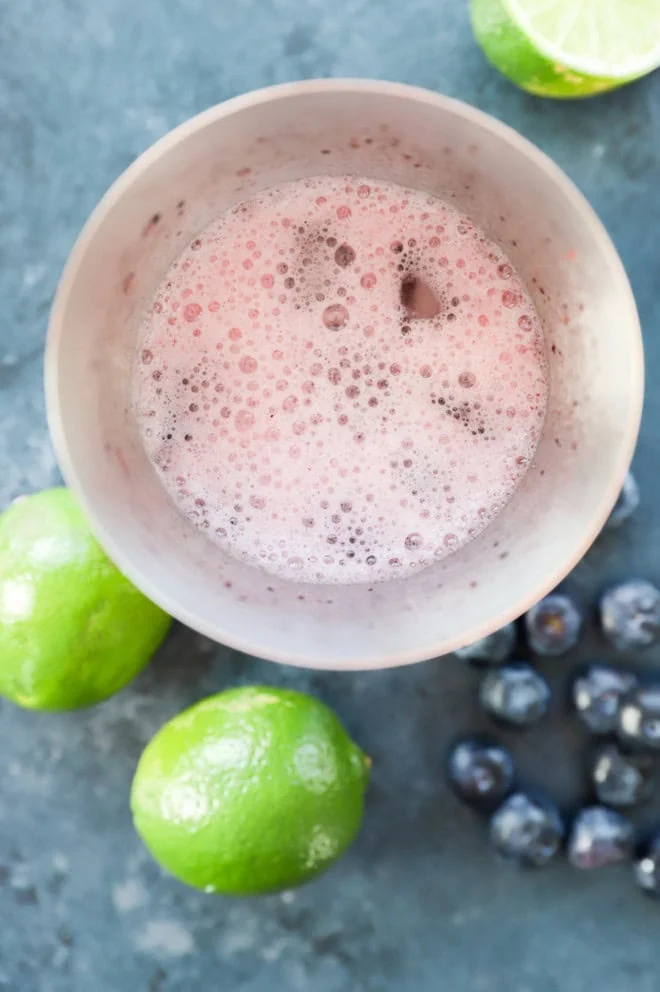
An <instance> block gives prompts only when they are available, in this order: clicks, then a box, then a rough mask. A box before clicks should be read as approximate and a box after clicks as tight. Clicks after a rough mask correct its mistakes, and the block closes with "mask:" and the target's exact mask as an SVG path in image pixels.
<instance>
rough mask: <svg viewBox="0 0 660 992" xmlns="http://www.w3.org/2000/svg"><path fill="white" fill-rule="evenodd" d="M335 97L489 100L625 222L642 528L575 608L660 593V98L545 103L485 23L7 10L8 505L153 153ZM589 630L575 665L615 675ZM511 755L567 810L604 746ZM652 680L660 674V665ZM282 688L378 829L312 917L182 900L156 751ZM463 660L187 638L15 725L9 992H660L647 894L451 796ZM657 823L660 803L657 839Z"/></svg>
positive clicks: (2, 372) (2, 777)
mask: <svg viewBox="0 0 660 992" xmlns="http://www.w3.org/2000/svg"><path fill="white" fill-rule="evenodd" d="M314 75H368V76H380V77H389V78H392V79H398V80H404V81H408V82H412V83H417V84H420V85H423V86H428V87H431V88H434V89H438V90H441V91H443V92H445V93H448V94H451V95H453V96H457V97H461V98H463V99H465V100H468V101H470V102H472V103H474V104H476V105H477V106H479V107H481V108H483V109H484V110H487V111H490V112H491V113H493V114H495V115H496V116H497V117H500V118H502V119H503V120H505V121H507V122H508V123H510V124H512V125H513V126H514V127H517V128H518V129H519V130H520V131H522V132H523V133H524V134H525V135H527V136H528V137H529V138H531V139H532V140H533V141H536V142H537V143H538V144H539V145H540V146H541V147H542V148H544V149H545V150H546V151H547V152H548V153H549V154H550V155H551V156H553V157H554V158H555V159H556V160H557V161H558V162H559V163H560V164H561V165H562V166H563V167H564V168H565V169H566V170H567V171H568V173H569V174H570V175H571V176H572V177H573V178H574V179H575V180H576V182H577V183H578V184H579V185H580V186H581V188H582V189H583V190H584V191H585V193H586V194H587V195H588V196H589V197H590V199H591V200H592V202H593V203H594V205H595V206H596V208H597V209H598V210H599V211H600V213H601V214H602V216H603V218H604V220H605V222H606V224H607V226H608V227H609V229H610V231H611V232H612V235H613V237H614V239H615V241H616V243H617V246H618V248H619V249H620V251H621V254H622V256H623V259H624V261H625V263H626V265H627V267H628V270H629V272H630V276H631V279H632V283H633V286H634V289H635V292H636V294H637V299H638V302H639V307H640V311H641V315H642V320H643V323H644V330H645V337H646V345H647V354H648V372H649V389H648V396H647V405H646V412H645V419H644V427H643V432H642V437H641V441H640V445H639V451H638V455H637V458H636V463H635V465H636V470H637V473H638V477H639V480H640V484H641V488H642V493H643V498H644V503H643V507H642V509H641V511H640V513H639V515H638V517H637V518H636V520H635V521H634V522H632V523H631V524H630V526H628V527H627V528H626V529H625V531H624V532H623V533H621V534H619V535H618V536H607V537H604V538H601V539H600V541H599V542H598V544H597V546H596V547H595V548H594V549H593V550H592V552H590V554H589V556H588V558H587V559H586V561H585V562H584V563H583V564H582V565H581V566H580V567H579V568H578V570H577V572H576V573H575V575H574V577H573V579H572V584H573V586H574V588H575V589H576V590H577V591H578V593H579V594H580V595H581V596H582V597H583V599H584V601H585V602H589V601H590V599H592V598H593V595H594V594H595V592H596V591H597V590H598V589H599V588H600V587H601V586H602V585H603V584H604V583H605V582H606V581H608V580H610V579H612V578H614V577H618V576H622V575H626V574H629V573H639V574H642V575H645V576H648V577H649V578H651V579H654V580H655V581H660V550H659V549H660V507H658V506H657V505H656V504H657V502H658V499H657V493H658V483H659V482H660V461H659V457H658V451H659V446H658V441H659V438H658V432H659V431H660V391H659V390H658V388H657V386H658V381H659V378H660V339H659V335H658V332H659V327H660V303H659V302H658V300H659V298H660V294H658V290H657V285H658V281H659V278H660V252H659V249H658V235H657V232H658V230H660V194H659V191H660V158H659V156H660V151H659V149H660V141H659V129H660V76H656V77H654V78H650V79H647V80H645V81H643V82H641V83H638V84H636V85H634V86H631V87H629V88H627V89H625V90H623V91H621V92H619V93H615V94H612V95H609V96H606V97H603V98H599V99H597V100H594V101H592V102H587V103H581V104H575V105H559V104H553V103H547V102H542V101H539V100H536V99H534V98H531V97H528V96H526V95H524V94H522V93H520V92H518V91H517V90H516V89H515V88H513V87H512V86H510V85H509V84H508V83H507V82H506V81H505V80H503V79H500V78H498V76H497V75H496V74H495V73H494V72H493V71H491V69H490V68H488V66H487V65H486V64H485V63H484V62H483V60H482V58H481V55H480V53H479V52H478V50H477V49H476V47H475V46H474V44H473V42H472V38H471V33H470V28H469V24H468V17H467V10H466V4H465V3H464V2H463V0H435V2H430V0H408V2H407V3H405V4H403V3H401V2H397V0H379V2H378V3H375V2H374V0H371V2H367V0H343V2H342V0H307V2H306V3H305V4H301V3H297V2H294V0H240V2H238V0H237V2H235V3H230V2H229V0H95V2H94V3H90V2H89V0H50V2H49V3H46V2H44V0H20V2H19V0H13V2H12V0H0V300H1V301H2V320H1V322H0V505H5V504H6V503H8V502H9V500H10V499H12V498H13V497H14V496H16V495H18V494H19V493H22V492H24V491H27V490H34V489H37V488H40V487H43V486H47V485H49V484H51V483H53V482H54V481H56V479H57V478H58V476H57V469H56V465H55V461H54V458H53V454H52V451H51V449H50V446H49V443H48V439H47V433H46V426H45V418H44V408H43V399H42V389H41V374H42V358H41V354H42V346H43V340H44V333H45V329H46V320H47V313H48V307H49V304H50V300H51V297H52V294H53V290H54V288H55V285H56V281H57V278H58V274H59V272H60V270H61V267H62V265H63V263H64V260H65V258H66V255H67V253H68V251H69V249H70V247H71V245H72V243H73V240H74V238H75V236H76V234H77V232H78V230H79V228H80V226H81V224H82V223H83V221H84V219H85V217H86V216H87V214H88V212H89V210H90V209H91V208H92V206H93V205H94V203H95V202H96V200H97V199H98V197H99V196H100V195H101V193H103V191H104V190H105V189H106V187H107V186H108V185H109V184H110V182H111V181H112V180H113V179H114V178H115V177H116V176H117V175H118V173H119V172H120V171H121V170H122V169H123V168H124V167H125V166H126V165H128V163H129V162H130V161H131V160H132V159H133V158H134V157H135V156H136V155H137V154H138V153H139V152H141V151H142V150H143V149H144V148H145V147H147V145H149V144H150V143H151V142H152V141H153V140H154V139H155V138H157V137H159V136H160V135H161V134H163V133H164V132H165V131H166V130H168V129H169V128H170V127H172V126H173V125H175V124H177V123H178V122H180V121H181V120H183V119H184V118H186V117H188V116H189V115H191V114H193V113H195V112H197V111H198V110H201V109H203V108H204V107H206V106H208V105H210V104H213V103H215V102H217V101H219V100H222V99H224V98H225V97H229V96H232V95H234V94H236V93H238V92H240V91H244V90H248V89H251V88H253V87H256V86H262V85H264V84H267V83H274V82H278V81H282V80H290V79H295V78H301V77H306V76H314ZM602 650H603V645H602V644H601V643H600V641H599V640H598V637H597V635H596V634H595V633H593V632H592V633H591V634H590V635H589V636H588V637H587V638H586V639H585V642H584V643H583V645H582V646H581V648H580V651H579V653H578V656H579V657H586V656H587V655H590V654H593V653H595V652H601V651H602ZM573 660H574V659H569V660H568V661H565V660H561V661H555V662H552V663H550V664H546V665H544V666H543V668H544V670H546V671H547V672H549V673H550V674H551V677H552V680H553V684H554V685H555V687H556V689H557V692H556V694H555V704H554V707H555V708H554V712H553V715H552V716H551V718H550V719H549V720H548V721H547V723H546V724H544V725H543V727H542V728H539V730H537V731H534V732H532V733H530V734H528V735H522V736H519V737H515V738H511V740H512V742H513V745H514V747H515V751H516V754H517V756H518V759H519V763H520V766H521V769H522V773H523V776H524V777H525V778H526V779H528V780H530V781H534V782H539V783H542V784H543V785H545V786H546V787H547V788H548V789H549V791H550V792H551V793H552V794H553V795H554V796H555V797H556V798H557V799H558V800H559V801H561V802H562V804H563V805H564V806H565V807H566V808H570V807H571V806H572V805H573V804H574V803H575V802H576V801H577V800H578V798H579V796H580V793H581V783H582V772H581V760H582V755H583V752H584V746H585V741H584V739H583V738H582V737H581V735H580V734H579V732H578V731H577V730H576V729H575V728H574V727H573V726H572V724H571V722H570V721H569V720H568V719H567V718H566V716H565V714H564V712H563V705H562V693H563V690H564V687H565V683H566V681H567V678H568V674H569V672H570V669H571V666H572V662H573ZM640 662H641V663H642V664H643V665H644V666H648V665H649V664H652V663H653V662H656V663H657V662H660V651H655V652H654V651H652V652H650V654H648V655H646V656H645V657H644V659H640ZM255 680H264V681H267V682H274V683H283V684H287V685H294V686H298V687H300V688H302V689H308V690H311V691H312V692H315V693H318V694H319V695H320V696H321V697H322V698H323V699H325V700H326V701H327V702H328V703H330V704H331V705H332V706H334V707H335V708H336V709H337V711H338V712H339V713H340V715H341V716H342V718H343V719H344V720H345V722H346V724H347V725H348V727H349V728H350V729H351V731H352V732H353V733H354V735H355V736H356V737H357V738H358V740H359V741H360V742H361V744H362V745H363V747H365V748H366V749H367V750H368V751H369V752H370V753H371V754H372V755H373V756H374V770H373V781H372V786H371V790H370V795H369V804H368V812H367V817H366V822H365V826H364V830H363V832H362V834H361V836H360V838H359V840H358V842H357V843H356V845H355V847H354V848H353V849H352V851H351V852H350V853H349V854H348V856H347V857H346V858H345V859H344V860H343V861H342V862H341V863H340V864H339V865H338V866H337V867H336V868H335V869H334V870H333V871H332V872H331V873H330V874H328V875H327V876H326V877H324V878H323V879H321V880H320V881H318V882H316V883H314V884H312V885H310V886H308V887H307V888H305V889H303V890H301V891H298V892H296V893H285V894H284V895H282V896H273V897H269V898H266V899H261V900H250V901H230V900H223V899H217V898H214V897H209V896H203V895H199V894H197V893H195V892H193V891H189V890H187V889H185V888H183V887H182V886H179V885H178V884H177V883H175V882H174V881H172V880H170V879H168V878H167V877H165V876H164V875H163V874H162V873H161V872H160V871H159V869H158V868H157V867H156V866H155V865H154V864H153V863H152V862H151V861H150V860H149V858H148V856H147V855H146V853H145V851H144V850H143V848H142V847H141V845H140V842H139V841H138V839H137V837H136V836H135V835H134V833H133V831H132V828H131V823H130V816H129V811H128V789H129V784H130V780H131V776H132V773H133V769H134V767H135V763H136V760H137V757H138V755H139V753H140V749H141V748H142V746H143V745H144V743H145V742H146V741H147V740H148V738H149V737H150V736H151V735H152V734H153V733H154V731H155V730H156V729H157V728H158V727H159V726H160V725H161V724H162V723H163V722H164V721H165V720H166V719H167V718H168V717H170V716H171V715H172V714H174V713H176V712H177V711H179V710H180V709H182V708H183V707H184V706H186V705H188V704H189V703H192V702H193V701H195V700H197V699H199V698H201V697H202V696H204V695H205V694H208V693H210V692H213V691H216V690H219V689H221V688H223V687H224V686H228V685H232V684H236V683H239V682H252V681H255ZM477 685H478V677H477V676H476V675H474V673H472V672H469V671H466V670H465V669H464V668H462V667H461V666H460V665H459V664H458V662H456V661H455V660H453V659H446V660H444V661H437V662H431V663H428V664H424V665H419V666H415V667H411V668H408V669H405V670H400V671H390V672H383V673H372V674H346V675H343V676H342V675H336V674H329V675H323V674H312V673H306V672H301V671H294V670H290V669H287V668H280V667H276V666H272V665H269V664H267V663H264V662H261V661H258V660H255V659H251V658H246V657H243V656H241V655H238V654H236V653H233V652H231V651H227V650H223V649H221V648H216V647H215V646H213V645H212V644H210V643H209V642H206V641H203V640H202V639H200V638H198V637H197V636H195V635H193V634H191V633H190V632H188V631H185V630H183V629H177V630H176V631H175V633H174V634H173V636H172V637H171V639H170V640H169V642H168V643H167V645H166V646H165V647H164V648H163V650H162V651H161V652H160V655H159V657H158V658H157V659H156V660H155V661H154V663H153V664H152V665H151V667H150V668H149V669H148V670H147V672H146V673H144V674H143V676H142V677H140V678H139V679H138V680H137V682H136V683H135V684H134V685H133V686H132V687H130V688H129V689H128V690H127V691H125V692H124V693H122V694H121V695H120V696H118V697H117V698H115V699H114V700H111V701H110V702H108V703H106V704H105V705H103V706H100V707H98V708H97V709H95V710H93V711H90V712H84V713H78V714H73V715H57V716H55V715H38V714H31V713H26V712H21V711H19V710H18V709H16V708H14V707H12V706H11V705H9V704H8V703H2V705H0V743H1V749H0V990H2V992H6V990H12V992H174V990H176V992H189V990H193V989H195V990H200V992H201V990H203V992H207V990H208V992H279V990H283V992H288V990H291V992H440V990H442V992H584V990H587V989H598V990H599V992H622V990H628V989H630V990H632V989H634V990H635V992H657V989H658V987H659V985H660V978H659V977H658V976H659V974H660V945H659V943H658V939H657V933H658V925H659V919H660V917H659V915H658V914H659V913H660V907H658V906H654V905H653V904H652V903H650V902H647V901H646V900H644V899H643V898H642V897H641V896H640V895H638V893H637V892H636V891H635V889H634V887H633V885H632V882H631V880H630V877H629V873H628V872H627V871H626V870H625V869H621V870H609V871H607V872H603V873H602V874H597V873H594V874H592V875H589V876H587V875H578V874H577V873H575V872H573V871H571V870H569V869H568V868H567V867H566V866H565V865H559V866H556V867H554V868H552V869H550V870H548V871H547V872H545V873H539V874H537V875H527V874H522V875H521V874H517V873H515V872H512V871H511V870H507V869H506V868H503V867H502V866H500V865H498V864H496V863H495V862H494V860H493V858H492V856H491V854H490V852H489V850H488V847H487V844H486V840H485V835H484V828H483V825H482V824H481V823H480V822H479V821H476V820H475V819H473V817H472V816H471V815H470V814H469V813H467V812H466V811H465V810H463V809H462V808H459V807H458V806H457V805H456V803H455V802H454V800H453V799H452V797H451V796H450V795H449V793H448V791H447V788H446V786H445V784H444V780H443V753H444V750H445V747H446V744H447V741H448V740H449V738H450V737H451V736H452V735H453V734H455V733H457V732H460V731H462V730H463V729H467V728H471V727H474V726H481V725H483V719H482V718H481V717H480V716H479V715H478V713H477V710H476V706H475V694H476V690H477ZM654 815H655V818H656V820H657V823H658V825H659V826H660V805H658V806H657V807H656V809H655V813H654V810H653V808H651V809H650V810H649V811H647V813H646V814H645V818H646V820H647V821H648V822H652V821H653V819H654Z"/></svg>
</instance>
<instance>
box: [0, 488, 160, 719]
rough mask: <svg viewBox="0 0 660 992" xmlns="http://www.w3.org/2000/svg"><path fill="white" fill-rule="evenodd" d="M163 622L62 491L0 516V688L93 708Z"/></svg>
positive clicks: (133, 666)
mask: <svg viewBox="0 0 660 992" xmlns="http://www.w3.org/2000/svg"><path fill="white" fill-rule="evenodd" d="M169 625H170V618H169V617H168V616H167V614H165V613H163V611H162V610H161V609H159V607H157V606H154V604H153V603H152V602H151V601H150V600H148V599H147V598H146V597H145V596H143V595H142V593H141V592H138V590H137V589H136V588H135V587H134V586H133V585H131V583H130V582H129V581H128V579H126V578H124V576H123V575H122V574H121V572H119V571H118V570H117V568H115V566H114V565H113V564H112V562H111V561H110V559H109V558H108V557H107V555H106V554H105V552H104V551H103V549H102V548H101V546H100V545H99V543H98V542H97V541H96V539H95V538H94V537H93V536H92V534H91V533H90V530H89V526H88V525H87V522H86V520H85V517H84V516H83V513H82V511H81V510H80V508H79V506H78V504H77V503H76V501H75V499H74V498H73V496H72V495H71V493H70V492H69V490H68V489H62V488H56V489H47V490H45V491H44V492H42V493H37V494H36V495H34V496H25V497H23V498H21V499H19V500H16V502H14V503H13V504H12V505H11V506H10V507H9V509H7V510H5V512H4V513H3V514H1V515H0V695H3V696H6V697H7V698H8V699H11V700H13V702H15V703H18V704H19V706H26V707H28V708H30V709H35V710H68V709H76V708H77V707H80V706H91V705H92V704H93V703H98V702H100V701H101V700H102V699H107V697H108V696H111V695H112V694H113V693H114V692H118V690H119V689H122V688H123V687H124V686H125V685H126V684H127V683H128V682H130V680H131V679H132V678H133V677H134V676H135V675H137V674H138V672H139V671H141V670H142V669H143V668H144V666H145V665H146V663H147V662H148V661H149V658H150V657H151V655H152V654H153V653H154V651H155V650H156V648H157V647H158V645H159V644H160V642H161V641H162V640H163V638H164V637H165V634H166V632H167V629H168V627H169Z"/></svg>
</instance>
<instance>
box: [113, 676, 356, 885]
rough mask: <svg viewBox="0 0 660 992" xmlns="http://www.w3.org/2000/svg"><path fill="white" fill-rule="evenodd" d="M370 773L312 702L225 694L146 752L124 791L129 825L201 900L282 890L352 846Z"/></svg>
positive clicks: (291, 696)
mask: <svg viewBox="0 0 660 992" xmlns="http://www.w3.org/2000/svg"><path fill="white" fill-rule="evenodd" d="M369 765H370V761H369V759H368V758H367V757H366V756H365V755H364V754H363V753H362V751H361V750H360V749H359V748H358V747H357V745H356V744H354V743H353V741H352V740H351V738H350V737H349V736H348V734H347V733H346V731H345V730H344V728H343V726H342V725H341V723H340V722H339V720H338V719H337V717H336V716H335V715H334V713H333V712H332V711H331V710H329V709H328V708H327V706H324V705H323V703H321V702H319V700H318V699H314V698H313V697H311V696H307V695H305V694H303V693H301V692H295V691H293V690H291V689H281V688H274V687H270V686H243V687H240V688H237V689H230V690H228V691H227V692H222V693H220V694H219V695H217V696H211V697H210V698H209V699H205V700H203V701H202V702H201V703H197V705H195V706H193V707H191V709H189V710H186V711H185V712H184V713H181V714H179V716H176V717H174V719H173V720H171V721H170V722H169V723H167V724H166V725H165V726H164V727H163V728H162V729H161V730H160V731H159V732H158V733H157V734H156V736H155V737H154V738H153V740H151V742H150V743H149V744H148V745H147V747H146V749H145V751H144V753H143V754H142V757H141V759H140V762H139V765H138V768H137V771H136V773H135V778H134V780H133V788H132V793H131V808H132V811H133V818H134V822H135V827H136V829H137V831H138V833H139V834H140V836H141V837H142V839H143V841H144V842H145V844H146V845H147V847H148V848H149V850H150V851H151V853H152V854H153V856H154V857H155V858H156V860H157V861H159V862H160V864H161V865H163V866H164V867H165V868H167V870H168V871H170V872H171V873H172V874H173V875H175V876H176V878H178V879H180V881H182V882H185V883H187V884H188V885H192V886H194V887H195V888H198V889H203V890H204V891H205V892H219V893H224V894H226V895H253V894H257V893H264V892H273V891H277V890H278V889H284V888H289V887H291V886H294V885H299V884H300V883H302V882H305V881H307V880H308V879H310V878H312V877H313V876H314V875H318V874H319V873H320V872H322V871H323V870H324V869H326V868H328V867H329V865H330V864H331V863H332V862H333V861H335V859H336V858H338V857H339V855H340V854H341V853H342V852H343V851H344V850H345V849H346V848H347V847H348V845H349V844H350V843H351V841H352V840H353V839H354V837H355V835H356V833H357V831H358V829H359V826H360V822H361V819H362V812H363V801H364V791H365V787H366V784H367V778H368V771H369Z"/></svg>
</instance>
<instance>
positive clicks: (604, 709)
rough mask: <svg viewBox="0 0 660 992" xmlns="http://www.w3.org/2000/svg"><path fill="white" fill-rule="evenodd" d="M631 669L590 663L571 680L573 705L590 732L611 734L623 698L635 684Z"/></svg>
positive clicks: (617, 719) (617, 720)
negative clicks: (627, 670) (626, 670)
mask: <svg viewBox="0 0 660 992" xmlns="http://www.w3.org/2000/svg"><path fill="white" fill-rule="evenodd" d="M637 685H638V682H637V679H636V678H635V676H634V675H633V674H632V672H625V671H621V670H620V669H617V668H612V667H611V666H609V665H601V664H599V663H596V664H594V665H590V666H589V668H587V669H586V671H584V672H583V673H581V674H580V675H578V676H577V678H576V679H575V680H574V682H573V689H572V692H573V705H574V706H575V709H576V711H577V714H578V716H579V717H580V719H581V720H582V721H583V723H585V724H586V726H587V727H588V728H589V730H590V731H591V733H592V734H611V733H614V731H615V730H616V729H617V727H618V725H619V710H620V708H621V703H622V701H623V699H624V698H625V697H626V696H627V695H628V694H629V693H631V692H632V691H633V690H634V689H636V688H637Z"/></svg>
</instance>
